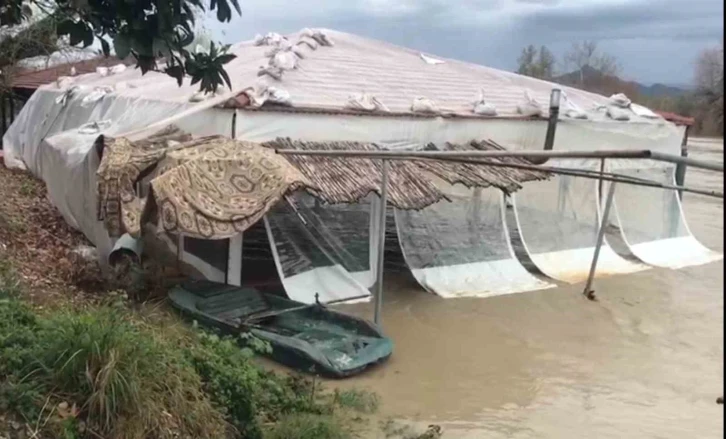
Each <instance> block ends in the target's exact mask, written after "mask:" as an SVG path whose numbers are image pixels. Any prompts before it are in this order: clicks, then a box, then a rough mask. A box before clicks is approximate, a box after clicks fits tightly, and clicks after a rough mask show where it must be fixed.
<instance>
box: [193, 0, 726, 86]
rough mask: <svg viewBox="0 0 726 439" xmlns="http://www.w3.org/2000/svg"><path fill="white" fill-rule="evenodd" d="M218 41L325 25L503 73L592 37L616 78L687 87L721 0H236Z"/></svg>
mask: <svg viewBox="0 0 726 439" xmlns="http://www.w3.org/2000/svg"><path fill="white" fill-rule="evenodd" d="M239 1H240V4H241V7H242V16H241V17H239V16H238V17H234V18H233V19H232V22H231V23H229V24H225V25H221V24H219V23H216V22H215V21H214V20H207V21H206V26H207V27H208V29H209V30H210V31H211V32H212V34H213V35H214V37H216V39H219V40H222V41H225V42H236V41H240V40H244V39H250V38H252V37H254V35H255V34H257V33H260V34H264V33H267V32H278V33H288V32H294V31H297V30H299V29H302V28H304V27H326V28H331V29H336V30H340V31H345V32H351V33H356V34H359V35H363V36H367V37H371V38H376V39H382V40H386V41H389V42H392V43H395V44H399V45H403V46H407V47H411V48H414V49H417V50H421V51H426V52H429V53H433V54H437V55H440V56H445V57H449V58H457V59H462V60H466V61H472V62H476V63H480V64H485V65H488V66H491V67H496V68H500V69H506V70H514V69H516V59H517V56H518V55H519V52H520V50H521V49H522V47H524V46H525V45H527V44H536V45H540V44H544V45H546V46H548V47H549V48H550V49H551V50H552V51H553V52H555V54H557V55H558V56H560V55H562V54H563V53H564V52H565V51H566V50H567V49H568V48H569V47H570V45H571V44H572V43H573V42H576V41H582V40H586V39H587V40H596V41H598V43H599V47H600V48H601V49H602V50H604V51H606V52H608V53H610V54H612V55H614V56H616V57H617V58H618V60H619V61H620V64H621V66H622V72H623V75H622V76H624V77H626V78H628V79H633V80H637V81H640V82H644V83H654V82H662V83H667V84H688V83H690V82H691V80H692V76H693V63H694V60H695V58H696V56H697V54H698V52H699V51H700V50H701V49H703V48H705V47H708V46H711V45H715V44H718V43H719V42H720V41H721V39H722V37H723V10H724V6H723V2H722V1H721V0H449V1H447V0H239Z"/></svg>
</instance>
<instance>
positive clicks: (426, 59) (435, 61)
mask: <svg viewBox="0 0 726 439" xmlns="http://www.w3.org/2000/svg"><path fill="white" fill-rule="evenodd" d="M419 56H420V57H421V59H422V60H423V61H424V62H425V63H426V64H430V65H437V64H444V61H441V60H440V59H436V58H431V57H430V56H426V55H424V54H423V53H419Z"/></svg>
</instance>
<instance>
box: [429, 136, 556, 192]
mask: <svg viewBox="0 0 726 439" xmlns="http://www.w3.org/2000/svg"><path fill="white" fill-rule="evenodd" d="M426 149H429V150H441V151H471V150H479V151H506V148H504V147H503V146H501V145H499V144H497V143H495V142H493V141H491V140H480V141H477V140H472V141H471V142H469V143H466V144H454V143H446V144H444V145H434V144H429V145H427V147H426ZM483 161H484V162H485V163H487V164H481V165H476V164H472V163H455V162H446V161H436V160H428V161H417V162H415V163H416V165H418V166H419V167H420V168H421V169H423V170H425V171H428V172H431V173H432V174H434V175H436V176H437V177H439V178H442V179H444V180H446V181H447V182H449V183H451V184H456V183H460V184H463V185H465V186H467V187H488V186H495V187H497V188H499V189H501V190H503V191H505V192H508V193H509V192H514V191H517V190H518V189H521V187H522V185H521V184H520V183H524V182H527V181H533V180H544V179H546V178H549V173H547V172H544V171H534V170H529V169H517V168H511V167H505V166H496V165H497V164H500V165H505V164H511V165H524V166H531V165H532V163H531V162H529V161H527V160H526V159H523V158H519V157H494V158H489V159H486V160H483Z"/></svg>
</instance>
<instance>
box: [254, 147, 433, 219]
mask: <svg viewBox="0 0 726 439" xmlns="http://www.w3.org/2000/svg"><path fill="white" fill-rule="evenodd" d="M263 146H266V147H268V148H274V149H295V150H298V151H304V150H325V151H340V150H358V151H377V150H378V149H379V148H378V147H377V146H376V145H374V144H372V143H359V142H303V141H300V140H291V139H284V138H278V139H276V140H274V141H271V142H265V143H263ZM284 157H285V158H286V159H287V160H289V161H290V163H292V164H293V165H294V166H295V167H296V168H297V169H299V170H300V172H301V173H302V174H303V175H305V177H307V178H308V180H309V181H310V182H312V183H313V184H314V185H315V186H316V187H317V189H316V190H315V191H311V192H314V193H313V195H315V196H316V197H318V198H320V199H321V200H323V201H325V202H328V203H355V202H356V201H358V200H360V199H361V198H363V197H365V196H366V195H368V194H369V193H371V192H375V193H377V194H380V193H381V163H380V160H371V159H367V158H352V157H319V156H294V155H286V156H284ZM389 165H390V166H389V169H388V182H389V187H388V202H389V203H390V204H391V205H393V206H395V207H397V208H399V209H423V208H424V207H426V206H429V205H431V204H433V203H435V202H437V201H439V200H441V199H443V198H445V196H444V194H442V193H441V192H440V191H439V190H438V189H436V186H434V185H433V183H432V182H431V180H429V179H427V178H426V177H425V176H424V175H423V174H422V173H421V169H420V168H419V167H418V166H416V165H415V164H414V163H413V162H410V161H391V162H390V163H389Z"/></svg>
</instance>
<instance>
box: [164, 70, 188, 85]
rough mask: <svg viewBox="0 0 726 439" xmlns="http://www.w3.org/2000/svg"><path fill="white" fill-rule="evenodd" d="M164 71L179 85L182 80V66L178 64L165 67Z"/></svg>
mask: <svg viewBox="0 0 726 439" xmlns="http://www.w3.org/2000/svg"><path fill="white" fill-rule="evenodd" d="M164 73H166V74H167V75H169V76H171V77H172V78H175V79H176V83H177V84H178V85H179V86H180V87H181V85H182V82H183V81H184V68H183V67H182V66H180V65H174V66H170V67H167V68H166V70H164Z"/></svg>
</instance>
